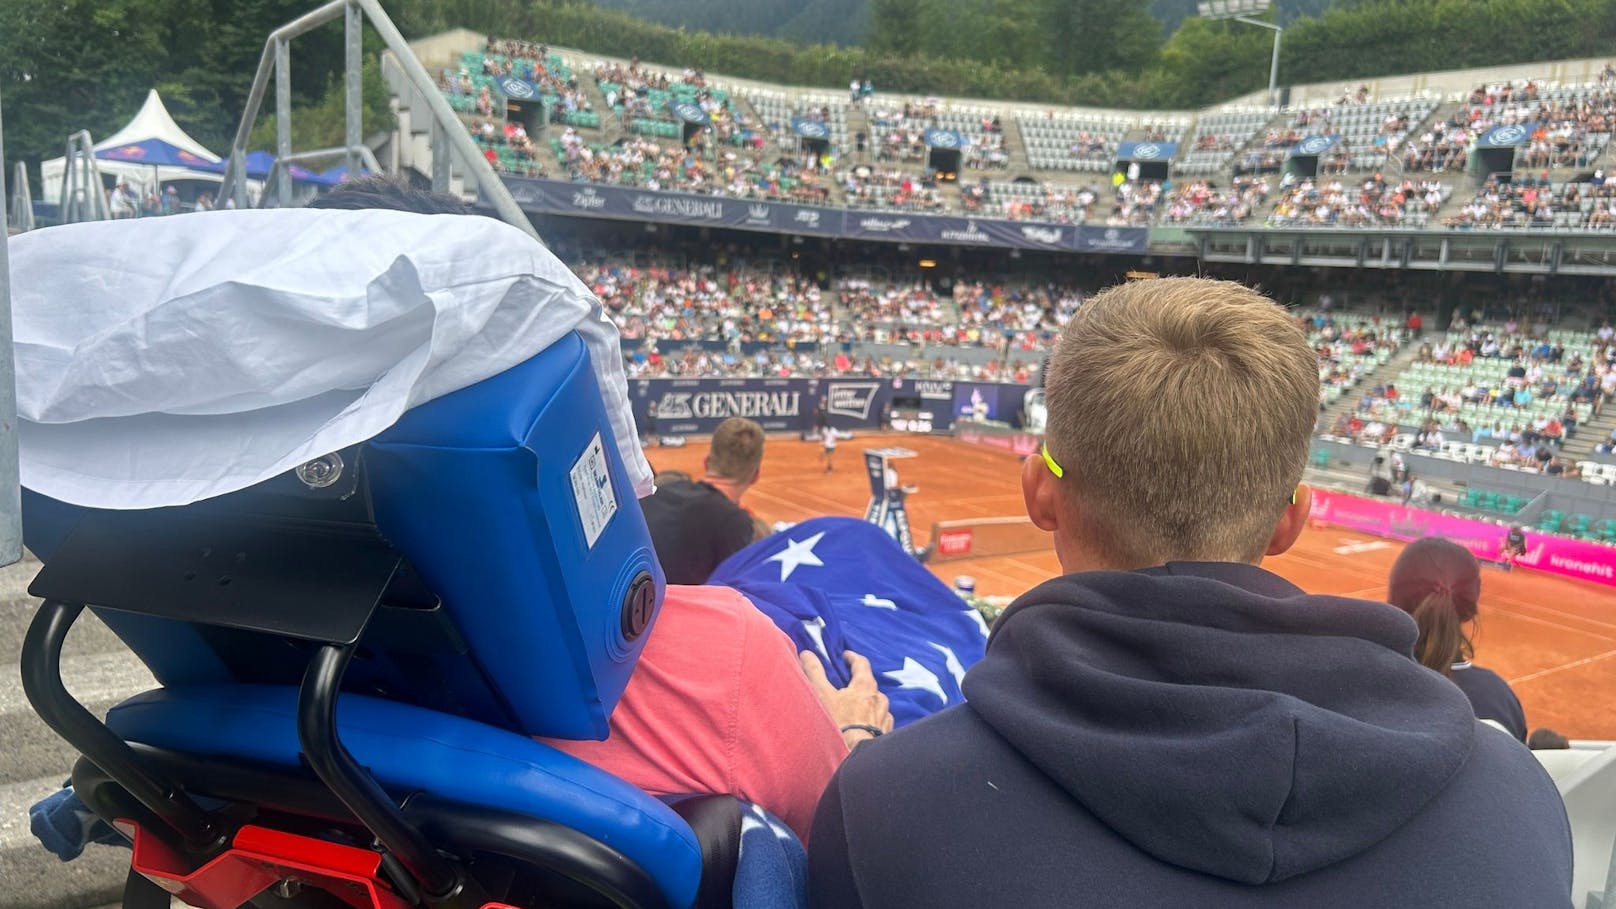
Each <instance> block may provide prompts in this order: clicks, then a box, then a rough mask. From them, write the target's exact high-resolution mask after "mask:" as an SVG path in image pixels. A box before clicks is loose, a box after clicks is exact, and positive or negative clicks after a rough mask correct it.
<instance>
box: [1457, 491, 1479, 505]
mask: <svg viewBox="0 0 1616 909" xmlns="http://www.w3.org/2000/svg"><path fill="white" fill-rule="evenodd" d="M1462 504H1463V505H1464V507H1466V508H1480V507H1481V490H1479V489H1476V488H1474V487H1472V488H1470V489H1466V490H1465V494H1464V501H1463V503H1462Z"/></svg>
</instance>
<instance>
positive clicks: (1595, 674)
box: [646, 434, 1616, 739]
mask: <svg viewBox="0 0 1616 909" xmlns="http://www.w3.org/2000/svg"><path fill="white" fill-rule="evenodd" d="M883 446H901V447H904V448H909V449H913V450H914V451H915V452H917V454H918V457H914V458H907V459H903V460H899V461H896V462H894V466H895V467H896V468H897V469H898V472H899V475H900V477H901V478H902V482H903V483H904V484H905V485H910V484H915V485H918V486H919V487H920V490H919V492H917V493H916V494H914V495H912V496H910V497H909V514H910V520H911V522H912V524H913V528H914V533H915V544H916V546H924V545H925V543H926V542H927V539H928V537H929V535H930V532H931V525H932V522H934V521H944V520H959V519H962V518H976V517H1005V516H1020V515H1023V514H1025V512H1024V511H1023V509H1022V504H1021V487H1020V482H1019V479H1018V477H1019V470H1020V466H1019V465H1020V462H1019V459H1018V458H1017V457H1016V456H1015V455H1013V454H1010V453H1008V452H1001V451H997V450H992V449H986V448H980V447H976V446H972V445H966V444H964V443H960V442H955V441H953V440H951V439H946V438H941V437H932V436H909V435H877V434H859V435H856V436H855V437H854V438H852V439H848V440H844V441H842V442H841V444H840V446H839V448H838V449H837V452H836V456H835V471H834V472H833V473H830V474H826V473H825V472H824V462H823V460H822V449H821V448H820V446H819V445H818V444H817V443H815V442H802V441H797V440H795V439H786V438H771V439H770V440H769V442H768V445H767V447H766V449H765V451H764V457H763V476H762V478H761V479H760V480H759V481H758V484H757V486H755V487H753V489H752V490H751V491H750V492H748V493H747V494H746V498H745V502H744V504H745V505H746V506H747V507H748V508H750V509H751V510H752V511H753V513H755V514H756V515H757V516H758V517H760V518H762V519H764V520H765V521H768V522H769V523H773V522H775V521H800V520H804V519H806V518H810V517H815V516H818V515H830V514H841V515H853V516H860V515H862V514H863V513H864V506H865V504H866V502H868V500H869V495H870V493H869V486H868V483H867V481H866V480H865V477H864V469H863V457H864V449H866V448H879V447H883ZM706 452H707V446H706V443H704V442H693V443H691V444H690V445H688V446H686V447H684V448H651V449H649V450H647V451H646V454H647V455H648V456H649V457H650V459H651V463H652V464H653V465H654V466H655V467H656V469H657V470H659V471H661V470H682V471H685V472H687V473H691V474H693V475H694V476H696V477H700V476H701V472H702V460H703V458H704V457H705V456H706ZM1401 551H1402V544H1401V543H1398V542H1396V541H1394V540H1381V539H1378V538H1375V537H1371V536H1366V535H1364V534H1360V533H1354V532H1352V531H1348V530H1339V529H1336V528H1333V527H1314V528H1309V529H1308V530H1307V531H1306V532H1305V533H1304V534H1303V535H1302V539H1301V540H1300V541H1299V542H1298V543H1297V545H1296V547H1295V548H1294V549H1292V550H1291V551H1290V552H1289V553H1287V554H1285V555H1283V556H1280V557H1278V558H1273V559H1269V560H1268V561H1267V562H1265V563H1264V567H1266V568H1268V569H1269V570H1271V571H1274V572H1276V573H1278V574H1280V575H1283V576H1284V577H1285V578H1287V579H1289V580H1290V581H1291V582H1292V583H1295V584H1296V585H1298V586H1300V587H1302V588H1303V589H1305V590H1307V591H1309V592H1312V593H1332V594H1340V595H1344V596H1355V597H1364V598H1366V599H1380V598H1381V597H1383V596H1384V595H1385V592H1386V575H1387V573H1388V572H1389V571H1390V569H1391V565H1392V562H1393V561H1394V560H1395V559H1396V558H1397V555H1398V553H1400V552H1401ZM932 570H933V571H934V572H935V573H936V574H937V575H938V576H939V577H941V578H943V580H945V581H949V582H952V580H953V578H954V577H955V576H956V575H962V574H966V575H971V576H972V577H974V578H976V588H977V592H978V593H979V594H984V595H1004V596H1016V595H1019V594H1020V593H1022V592H1024V591H1026V590H1027V589H1028V588H1030V587H1032V586H1033V585H1035V584H1037V583H1039V582H1040V581H1043V580H1045V579H1047V578H1050V577H1053V576H1055V575H1057V574H1059V573H1060V565H1059V563H1057V562H1056V560H1055V555H1054V553H1053V552H1045V553H1028V554H1025V555H1018V556H1003V557H997V558H978V559H970V560H965V561H957V562H949V563H946V564H943V565H937V566H933V568H932ZM1476 663H1477V664H1478V665H1481V666H1486V667H1487V668H1489V669H1492V670H1493V671H1495V672H1497V673H1498V674H1499V675H1501V676H1503V677H1504V678H1505V679H1507V680H1508V681H1509V683H1510V685H1511V686H1512V687H1513V688H1514V689H1515V692H1516V693H1517V694H1518V695H1519V696H1520V699H1521V703H1522V704H1523V705H1524V706H1525V708H1526V720H1527V723H1528V724H1529V725H1530V726H1531V728H1534V729H1535V728H1538V727H1541V726H1547V727H1550V728H1552V729H1556V730H1558V731H1560V732H1561V733H1562V734H1564V735H1567V736H1569V737H1571V738H1585V739H1616V588H1610V587H1602V586H1598V585H1594V584H1589V583H1585V582H1581V581H1572V580H1567V579H1562V578H1558V577H1554V576H1551V575H1546V574H1540V573H1537V572H1533V571H1528V570H1524V569H1523V570H1518V571H1515V572H1512V573H1505V572H1503V571H1498V570H1493V569H1490V568H1484V570H1483V574H1482V602H1481V616H1480V619H1479V622H1478V634H1477V637H1476Z"/></svg>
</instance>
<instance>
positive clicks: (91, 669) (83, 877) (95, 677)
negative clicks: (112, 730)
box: [0, 559, 156, 909]
mask: <svg viewBox="0 0 1616 909" xmlns="http://www.w3.org/2000/svg"><path fill="white" fill-rule="evenodd" d="M38 571H39V563H38V562H37V561H34V560H33V559H27V560H24V561H23V562H21V563H19V564H16V565H12V566H9V567H7V568H3V569H0V742H3V743H4V749H5V750H4V754H5V760H4V762H3V763H0V909H86V907H91V906H99V905H103V904H105V903H107V902H109V901H114V900H116V899H117V898H118V895H119V893H120V891H121V890H122V887H123V880H124V875H125V874H126V873H127V871H128V867H129V852H128V851H127V850H124V849H114V848H111V847H107V846H91V847H90V848H89V849H88V850H86V851H85V853H84V854H83V855H82V856H80V857H79V858H77V859H75V860H74V861H72V862H67V863H63V862H61V861H60V860H58V859H57V858H56V857H55V856H53V855H51V854H50V853H48V852H46V851H45V849H44V848H43V847H42V846H40V845H39V843H38V842H37V841H36V840H35V839H34V837H33V834H32V833H30V832H29V830H28V808H29V807H30V806H31V805H33V804H34V803H35V802H37V801H39V800H40V799H41V798H44V797H45V796H47V795H49V794H50V793H51V792H54V791H55V790H56V789H58V788H60V787H61V785H62V783H63V782H64V781H65V780H66V779H67V777H68V774H69V773H70V772H71V771H72V769H73V762H74V761H75V760H77V758H78V754H77V753H76V752H75V751H74V750H73V748H71V747H70V746H69V745H68V744H67V743H66V742H64V741H62V740H61V739H60V738H58V737H57V736H56V734H55V733H53V732H51V731H50V730H49V729H47V728H46V727H45V724H44V723H43V722H41V721H40V720H39V718H38V717H37V716H35V714H34V712H33V709H32V708H31V707H30V706H29V704H28V701H27V698H25V697H24V696H23V691H22V678H21V664H20V662H19V659H20V654H21V651H22V641H23V636H24V634H26V632H27V628H28V623H29V621H30V620H31V619H32V618H33V614H34V610H35V609H37V608H38V605H39V601H38V600H35V599H33V598H32V597H29V596H28V595H27V586H28V583H29V582H30V581H31V580H32V579H33V577H34V575H35V574H36V573H38ZM62 653H63V657H62V678H63V679H64V681H65V682H66V683H67V687H68V690H69V691H71V692H72V693H73V694H74V696H75V697H77V698H78V699H79V702H80V703H82V704H84V705H85V706H86V707H88V708H89V709H90V711H91V712H93V713H95V714H96V715H97V716H105V715H106V711H107V709H108V708H110V707H111V706H112V705H113V704H116V703H118V702H119V701H121V700H123V699H125V698H127V697H129V696H131V695H134V694H137V693H139V692H141V691H144V690H146V689H148V688H151V687H153V686H154V685H155V684H156V683H155V681H154V680H153V679H152V677H151V673H149V672H147V670H146V668H145V666H143V665H141V663H140V661H139V660H137V659H136V658H135V656H134V655H133V654H132V653H130V652H129V651H128V649H127V648H125V647H124V646H123V644H122V643H121V642H120V641H119V640H118V638H117V637H116V636H115V635H114V634H113V633H112V632H111V630H109V629H108V628H107V627H106V625H104V624H102V622H101V621H100V620H99V619H97V618H96V617H95V616H94V615H93V614H90V613H86V614H85V615H83V616H82V617H80V619H79V620H78V622H76V623H75V624H74V626H73V630H72V631H71V632H70V633H69V634H68V638H67V642H66V644H65V646H64V647H63V648H62Z"/></svg>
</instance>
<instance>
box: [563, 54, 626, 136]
mask: <svg viewBox="0 0 1616 909" xmlns="http://www.w3.org/2000/svg"><path fill="white" fill-rule="evenodd" d="M567 64H568V65H569V66H571V67H572V68H573V71H574V72H575V73H577V74H578V84H579V85H580V86H582V87H583V90H584V97H585V98H587V99H589V103H590V104H591V105H593V106H594V108H595V110H597V111H599V112H600V139H599V141H600V143H601V144H602V145H615V144H616V143H617V141H618V140H619V139H621V138H623V135H624V129H623V118H622V117H619V116H618V115H617V111H615V110H613V109H612V108H610V107H608V106H607V105H606V93H605V92H602V91H601V90H600V83H599V82H596V81H595V77H594V75H593V74H592V71H590V72H586V69H587V67H586V65H585V63H584V61H582V60H568V61H567ZM555 128H556V129H562V128H563V127H555ZM545 138H546V140H548V139H549V136H546V137H545Z"/></svg>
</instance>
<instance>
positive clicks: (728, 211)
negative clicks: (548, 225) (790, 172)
mask: <svg viewBox="0 0 1616 909" xmlns="http://www.w3.org/2000/svg"><path fill="white" fill-rule="evenodd" d="M505 185H506V186H508V187H509V188H510V190H511V195H512V197H513V198H515V199H516V203H517V204H518V205H520V206H522V209H523V210H524V211H529V212H539V213H541V214H562V215H578V216H580V217H587V218H615V219H621V220H628V221H641V222H644V221H656V222H660V223H665V224H704V225H707V226H710V227H730V228H736V229H739V230H761V231H769V232H771V233H785V234H813V235H816V236H827V237H834V236H840V235H841V233H842V217H843V215H842V211H841V210H840V209H834V208H819V207H817V206H811V205H793V204H790V203H786V202H765V201H762V200H757V199H730V198H725V197H722V196H696V195H690V194H688V193H664V192H651V191H649V190H643V189H631V188H629V187H624V186H605V185H599V184H593V183H568V182H564V181H561V180H534V179H529V178H523V177H506V178H505Z"/></svg>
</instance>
